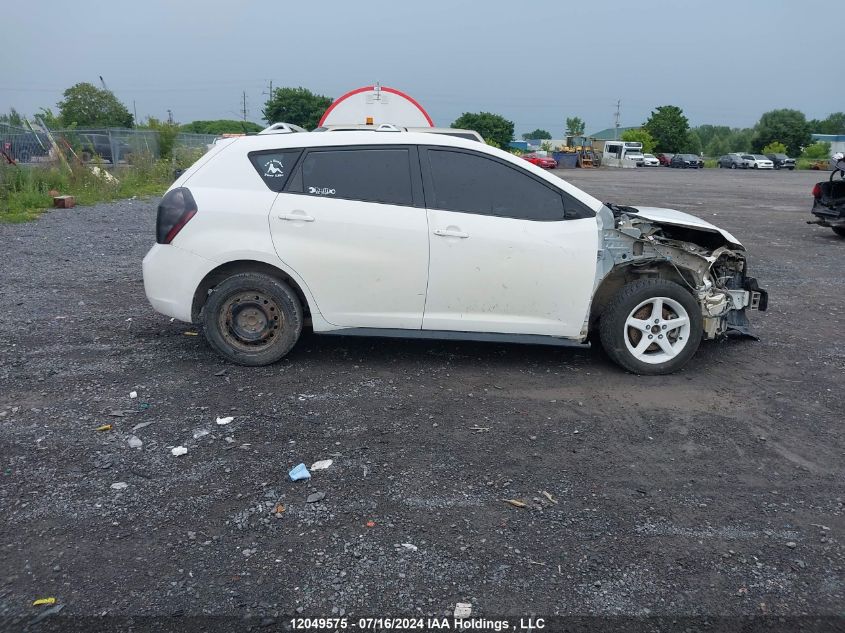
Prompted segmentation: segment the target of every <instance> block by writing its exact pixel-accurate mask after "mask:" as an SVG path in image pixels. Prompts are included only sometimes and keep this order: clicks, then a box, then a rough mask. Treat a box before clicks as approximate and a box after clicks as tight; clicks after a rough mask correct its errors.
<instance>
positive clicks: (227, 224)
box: [144, 126, 767, 374]
mask: <svg viewBox="0 0 845 633" xmlns="http://www.w3.org/2000/svg"><path fill="white" fill-rule="evenodd" d="M156 228H157V239H156V242H157V243H156V244H155V245H154V246H153V248H152V249H151V250H150V252H149V253H148V254H147V256H146V257H145V259H144V284H145V289H146V293H147V297H148V298H149V300H150V302H151V303H152V305H153V307H154V308H155V309H156V310H158V311H159V312H162V313H164V314H166V315H169V316H172V317H175V318H177V319H180V320H183V321H188V322H193V323H197V324H201V325H202V327H203V330H204V332H205V336H206V338H207V340H208V342H209V344H210V345H211V347H212V348H214V349H215V350H216V351H217V352H218V353H219V354H220V355H221V356H223V357H224V358H226V359H228V360H230V361H232V362H235V363H240V364H244V365H266V364H269V363H273V362H275V361H277V360H279V359H280V358H282V357H283V356H285V355H286V354H287V353H288V352H289V351H290V350H291V349H292V348H293V346H294V345H295V344H296V342H297V339H298V338H299V336H300V333H301V331H302V329H303V327H305V326H310V327H311V328H313V331H314V332H315V333H319V334H345V335H359V336H388V337H404V338H431V339H436V338H441V339H442V338H446V339H468V340H488V341H507V342H524V343H539V344H551V345H584V344H587V343H588V342H589V341H600V342H601V344H602V345H603V347H604V348H605V350H606V351H607V353H608V355H609V356H610V357H611V358H612V359H613V360H614V361H616V362H617V363H618V364H619V365H621V366H622V367H624V368H625V369H627V370H629V371H632V372H635V373H639V374H665V373H669V372H672V371H675V370H677V369H679V368H680V367H682V366H684V365H685V364H686V363H687V362H688V361H689V360H690V358H691V357H692V356H693V354H695V351H696V349H697V348H698V346H699V343H700V342H701V340H702V339H714V338H717V337H719V336H722V335H725V334H726V333H728V332H729V331H732V330H733V331H735V332H738V333H740V334H744V335H750V330H749V324H748V320H747V318H746V314H745V312H746V310H765V308H766V302H767V294H766V292H765V291H763V290H761V289H760V288H759V287H758V285H757V282H756V281H755V280H754V279H753V278H752V277H749V276H748V275H747V271H746V258H745V250H744V248H743V247H742V245H741V244H740V243H739V241H738V240H737V239H736V238H735V237H733V236H732V235H731V234H730V233H728V232H726V231H724V230H722V229H719V228H717V227H715V226H713V225H712V224H709V223H708V222H705V221H703V220H700V219H698V218H696V217H693V216H690V215H687V214H685V213H681V212H678V211H672V210H668V209H655V208H645V207H636V208H635V207H628V206H617V205H615V204H603V203H602V202H600V201H599V200H597V199H595V198H593V197H591V196H589V195H588V194H586V193H584V192H583V191H581V190H579V189H578V188H576V187H573V186H572V185H571V184H569V183H567V182H566V181H564V180H561V179H560V178H558V177H557V176H555V175H554V174H551V173H549V172H547V171H545V170H543V169H540V168H539V167H535V166H534V165H531V164H530V163H527V162H526V161H523V160H520V159H519V158H517V157H515V156H512V155H511V154H508V153H506V152H503V151H500V150H498V149H495V148H492V147H488V146H486V145H482V144H480V143H478V142H473V141H468V140H465V139H461V138H456V137H451V136H443V135H432V134H423V133H410V132H399V131H397V129H396V128H392V127H391V126H386V129H384V130H383V131H382V130H380V131H354V132H334V133H332V134H326V133H321V132H312V133H295V134H294V133H289V134H272V133H270V134H259V135H255V136H245V137H240V138H234V139H227V140H225V141H221V142H220V143H218V144H217V145H215V146H214V148H213V149H211V151H209V152H208V154H206V155H205V156H204V157H203V158H201V159H200V160H199V161H198V162H197V163H196V164H194V165H193V166H192V167H191V168H190V169H188V170H187V171H186V172H185V173H184V174H183V175H182V176H180V178H179V179H178V180H177V181H176V182H175V183H174V185H173V186H172V187H171V188H170V190H169V191H168V192H167V194H166V195H165V196H164V198H163V199H162V201H161V204H160V206H159V209H158V218H157V227H156Z"/></svg>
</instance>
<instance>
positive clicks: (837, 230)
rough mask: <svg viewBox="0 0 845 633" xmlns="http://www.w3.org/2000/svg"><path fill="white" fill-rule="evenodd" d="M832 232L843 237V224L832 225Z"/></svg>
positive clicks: (844, 230)
mask: <svg viewBox="0 0 845 633" xmlns="http://www.w3.org/2000/svg"><path fill="white" fill-rule="evenodd" d="M830 228H832V229H833V232H834V233H836V234H837V235H838V236H839V237H845V226H832V227H830Z"/></svg>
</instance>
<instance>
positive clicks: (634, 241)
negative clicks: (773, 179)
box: [591, 203, 768, 339]
mask: <svg viewBox="0 0 845 633" xmlns="http://www.w3.org/2000/svg"><path fill="white" fill-rule="evenodd" d="M598 219H599V226H600V230H601V233H602V239H601V247H600V251H599V254H598V267H597V274H596V292H595V297H594V305H593V310H592V316H591V318H597V316H598V315H599V314H600V312H601V309H602V304H603V302H604V301H606V299H607V297H609V296H610V295H611V293H612V292H613V291H614V290H615V289H616V288H618V287H619V286H621V285H623V284H624V283H627V282H629V281H632V280H635V279H638V278H641V277H643V276H645V277H659V278H665V279H669V280H671V281H674V282H676V283H678V284H679V285H682V286H684V287H686V288H688V289H689V291H690V292H691V293H692V294H693V296H695V298H696V299H697V301H698V304H699V306H700V307H701V314H702V317H703V327H704V338H705V339H713V338H717V337H719V336H721V335H723V334H726V333H727V332H729V331H734V332H737V333H739V334H742V335H745V336H750V337H754V335H753V334H752V333H751V329H750V324H749V322H748V318H747V317H746V315H745V311H746V310H765V309H766V307H767V303H768V293H767V292H766V291H765V290H761V289H760V287H759V286H758V284H757V280H756V279H754V278H753V277H749V276H748V275H747V274H746V257H745V248H744V247H743V246H742V244H740V243H739V241H738V240H737V239H736V238H734V237H733V236H732V235H731V234H730V233H728V232H727V231H724V230H722V229H720V228H718V227H716V226H714V225H712V224H710V223H708V222H706V221H704V220H701V219H699V218H696V217H695V216H691V215H688V214H686V213H682V212H680V211H674V210H671V209H657V208H651V207H626V206H619V205H616V204H611V203H606V204H605V206H604V207H603V208H602V209H601V210H600V211H599V213H598ZM754 338H756V337H754Z"/></svg>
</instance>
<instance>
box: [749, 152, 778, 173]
mask: <svg viewBox="0 0 845 633" xmlns="http://www.w3.org/2000/svg"><path fill="white" fill-rule="evenodd" d="M742 158H743V159H744V160H745V161H746V164H747V165H748V167H749V168H750V169H774V168H775V164H774V163H773V162H772V161H770V160H769V159H768V158H766V157H765V156H763V155H762V154H743V155H742Z"/></svg>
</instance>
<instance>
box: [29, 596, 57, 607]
mask: <svg viewBox="0 0 845 633" xmlns="http://www.w3.org/2000/svg"><path fill="white" fill-rule="evenodd" d="M45 604H56V599H55V598H53V597H52V596H51V597H49V598H38V600H33V601H32V606H33V607H40V606H41V605H45Z"/></svg>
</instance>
